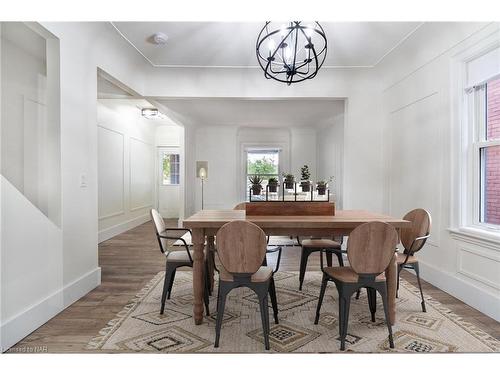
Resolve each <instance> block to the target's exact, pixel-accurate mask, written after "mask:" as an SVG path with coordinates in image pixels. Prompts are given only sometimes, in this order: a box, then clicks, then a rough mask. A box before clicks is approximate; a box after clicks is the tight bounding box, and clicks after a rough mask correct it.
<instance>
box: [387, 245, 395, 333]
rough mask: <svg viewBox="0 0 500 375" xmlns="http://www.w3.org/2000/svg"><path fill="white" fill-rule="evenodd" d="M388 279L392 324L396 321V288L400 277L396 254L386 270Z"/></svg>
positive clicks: (388, 298)
mask: <svg viewBox="0 0 500 375" xmlns="http://www.w3.org/2000/svg"><path fill="white" fill-rule="evenodd" d="M385 278H386V281H387V300H388V305H389V321H390V323H391V325H394V323H395V322H396V288H397V281H398V280H397V279H398V270H397V264H396V254H394V256H393V257H392V259H391V262H390V263H389V266H388V267H387V269H386V270H385Z"/></svg>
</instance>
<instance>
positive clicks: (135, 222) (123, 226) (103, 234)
mask: <svg viewBox="0 0 500 375" xmlns="http://www.w3.org/2000/svg"><path fill="white" fill-rule="evenodd" d="M149 220H151V217H150V216H149V214H144V215H141V216H138V217H136V218H133V219H131V220H127V221H125V222H123V223H120V224H116V225H113V226H112V227H109V228H106V229H103V230H101V231H99V233H98V241H99V243H101V242H103V241H106V240H109V239H110V238H112V237H114V236H117V235H119V234H121V233H123V232H126V231H128V230H130V229H132V228H135V227H137V226H139V225H141V224H144V223H146V222H148V221H149Z"/></svg>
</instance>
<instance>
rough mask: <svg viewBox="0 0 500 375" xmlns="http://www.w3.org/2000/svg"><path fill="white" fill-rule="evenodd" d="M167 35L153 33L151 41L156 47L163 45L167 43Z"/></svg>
mask: <svg viewBox="0 0 500 375" xmlns="http://www.w3.org/2000/svg"><path fill="white" fill-rule="evenodd" d="M167 40H168V35H167V34H164V33H155V34H153V35H152V36H151V41H152V42H153V43H154V44H156V45H159V46H160V45H164V44H166V43H167Z"/></svg>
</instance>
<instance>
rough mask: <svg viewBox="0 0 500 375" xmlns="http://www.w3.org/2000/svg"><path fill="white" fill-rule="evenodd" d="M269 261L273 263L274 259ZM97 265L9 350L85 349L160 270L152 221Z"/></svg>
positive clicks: (495, 331)
mask: <svg viewBox="0 0 500 375" xmlns="http://www.w3.org/2000/svg"><path fill="white" fill-rule="evenodd" d="M167 226H176V221H175V220H172V221H170V222H167ZM299 260H300V248H299V247H289V248H286V249H284V250H283V256H282V259H281V266H280V269H281V270H288V271H298V267H299ZM270 264H274V260H273V259H272V258H271V259H270ZM99 265H100V267H101V270H102V283H101V285H100V286H99V287H97V288H96V289H94V290H93V291H91V292H90V293H88V294H87V295H86V296H84V297H83V298H81V299H80V300H78V301H77V302H75V303H74V304H72V305H71V306H69V307H68V308H67V309H65V310H64V311H62V312H61V313H60V314H58V315H57V316H55V317H54V318H53V319H51V320H50V321H48V322H47V323H45V324H44V325H43V326H41V327H40V328H38V329H37V330H36V331H34V332H33V333H31V334H30V335H29V336H27V337H26V338H24V339H23V340H22V341H20V342H19V343H18V344H17V345H15V346H14V347H13V348H11V349H10V351H9V352H21V353H22V352H27V351H36V352H49V353H61V352H73V353H75V352H77V353H78V352H86V351H85V350H84V347H85V345H86V344H87V342H88V341H89V340H90V339H91V338H92V337H94V336H95V335H96V334H97V333H98V331H99V330H100V329H101V328H103V327H104V326H105V325H106V323H107V322H108V321H109V320H111V319H112V318H114V317H115V315H116V314H117V313H118V312H119V311H120V310H122V308H123V306H124V305H125V304H126V303H127V302H128V301H129V300H130V299H131V298H133V297H134V296H135V294H136V293H137V292H138V291H139V290H141V288H142V287H144V285H145V284H146V283H147V282H148V281H149V280H151V278H152V277H153V276H154V275H156V274H157V273H158V272H159V271H162V270H164V265H165V264H164V256H163V255H162V254H161V253H160V251H159V249H158V243H157V241H156V237H155V236H154V232H153V227H152V224H151V223H150V222H148V223H145V224H143V225H140V226H138V227H136V228H134V229H132V230H130V231H128V232H126V233H123V234H121V235H119V236H116V237H114V238H112V239H110V240H108V241H105V242H103V243H101V244H99ZM307 269H308V270H319V269H320V266H319V256H318V255H316V254H313V255H311V256H310V258H309V262H308V268H307ZM402 276H403V278H404V279H406V280H407V281H409V282H411V283H412V284H414V285H416V279H415V277H414V276H413V274H410V273H409V272H406V271H404V272H403V274H402ZM306 278H307V273H306ZM174 288H175V286H174ZM423 288H424V293H425V294H426V295H430V296H432V297H434V298H435V299H436V300H438V301H440V302H441V303H443V304H445V305H447V306H448V307H449V308H450V309H451V310H453V311H454V312H456V313H457V314H459V315H461V316H462V317H463V318H465V320H467V321H469V322H471V323H472V324H474V325H476V326H477V327H479V328H481V329H482V330H484V331H485V332H488V333H489V334H490V335H492V336H493V337H495V338H497V339H499V340H500V323H498V322H496V321H495V320H493V319H491V318H489V317H487V316H485V315H484V314H482V313H480V312H479V311H477V310H475V309H473V308H472V307H470V306H468V305H466V304H464V303H463V302H461V301H459V300H458V299H456V298H454V297H452V296H450V295H449V294H447V293H444V292H443V291H441V290H439V289H437V288H435V287H433V286H432V285H430V284H429V283H426V282H423ZM318 292H319V291H318ZM418 307H419V306H416V308H418Z"/></svg>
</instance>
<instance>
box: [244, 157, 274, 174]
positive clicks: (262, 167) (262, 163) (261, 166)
mask: <svg viewBox="0 0 500 375" xmlns="http://www.w3.org/2000/svg"><path fill="white" fill-rule="evenodd" d="M248 174H253V175H266V174H278V166H277V165H275V164H274V162H273V160H272V159H270V158H266V157H265V156H264V157H262V159H257V160H255V161H250V160H248Z"/></svg>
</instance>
